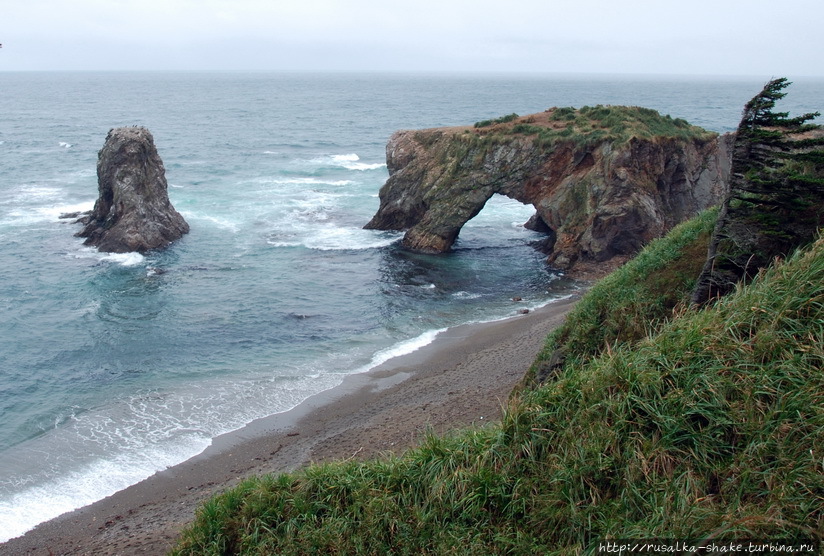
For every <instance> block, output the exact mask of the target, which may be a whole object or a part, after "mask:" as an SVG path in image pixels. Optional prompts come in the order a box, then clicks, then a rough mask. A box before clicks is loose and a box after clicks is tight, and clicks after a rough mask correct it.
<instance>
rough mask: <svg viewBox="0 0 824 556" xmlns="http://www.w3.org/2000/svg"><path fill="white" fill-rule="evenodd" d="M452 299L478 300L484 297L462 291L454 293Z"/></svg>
mask: <svg viewBox="0 0 824 556" xmlns="http://www.w3.org/2000/svg"><path fill="white" fill-rule="evenodd" d="M452 297H456V298H458V299H478V298H480V297H483V296H482V295H481V294H479V293H471V292H466V291H463V290H461V291H458V292H455V293H453V294H452Z"/></svg>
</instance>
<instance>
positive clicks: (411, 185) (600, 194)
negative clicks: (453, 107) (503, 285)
mask: <svg viewBox="0 0 824 556" xmlns="http://www.w3.org/2000/svg"><path fill="white" fill-rule="evenodd" d="M503 137H504V139H503V140H501V139H498V140H497V141H495V142H491V143H479V142H477V141H473V140H472V139H471V134H470V133H469V132H467V131H465V128H454V129H453V128H450V129H431V130H422V131H399V132H396V133H395V134H393V135H392V137H391V138H390V140H389V143H388V144H387V147H386V160H387V167H388V169H389V179H388V180H387V182H386V184H385V185H384V186H383V187H382V188H381V191H380V200H381V202H380V208H379V209H378V212H377V213H376V214H375V216H374V217H373V218H372V220H371V221H370V222H369V223H368V224H367V225H366V228H372V229H382V230H407V232H406V235H405V237H404V239H403V245H404V246H405V247H407V248H409V249H413V250H417V251H422V252H429V253H441V252H445V251H447V250H449V249H450V247H451V246H452V244H453V242H454V241H455V239H456V238H457V236H458V233H459V232H460V229H461V227H462V226H463V225H464V224H465V223H466V222H467V221H468V220H470V219H471V218H472V217H474V216H476V215H477V214H478V213H479V212H480V211H481V209H482V208H483V206H484V203H486V201H487V200H488V199H489V198H490V197H492V195H493V194H495V193H499V194H503V195H506V196H507V197H510V198H513V199H517V200H518V201H520V202H522V203H525V204H527V203H528V204H531V205H533V206H534V207H535V209H536V214H535V216H533V217H532V218H531V219H530V221H529V222H528V223H527V227H529V228H530V229H533V230H537V231H541V232H544V233H546V234H547V235H548V239H547V242H545V245H544V247H545V249H546V250H547V252H549V253H550V255H549V260H548V262H549V263H550V264H552V265H553V266H555V267H557V268H561V269H565V270H573V269H574V268H575V267H576V266H577V267H584V266H586V265H587V264H593V263H594V264H595V265H596V266H603V267H605V268H606V267H608V266H609V264H607V263H609V262H610V261H613V259H615V260H623V259H626V258H627V257H629V256H632V255H634V254H635V253H636V252H637V251H638V250H639V249H640V248H641V247H642V246H643V245H644V244H646V243H647V242H648V241H650V240H652V239H654V238H656V237H659V236H661V235H663V234H665V233H666V232H667V231H668V230H669V229H670V228H671V227H673V226H674V225H676V224H678V223H679V222H681V221H683V220H686V219H688V218H690V217H692V216H694V215H695V214H696V213H697V212H699V211H700V210H703V209H705V208H707V207H710V206H713V205H716V204H718V203H720V202H721V200H722V199H723V198H724V195H725V192H726V183H727V179H728V177H729V168H730V161H729V157H730V155H729V148H730V146H731V141H732V138H731V137H730V136H722V137H717V136H708V137H704V138H694V139H677V138H667V137H657V138H654V139H639V138H633V139H630V140H628V141H626V142H624V143H622V144H618V145H616V144H615V143H614V142H612V141H602V142H600V143H594V144H589V145H584V146H580V145H578V144H577V143H576V142H575V141H563V142H558V143H555V144H553V145H550V146H545V145H543V144H542V143H541V142H540V141H539V140H538V139H537V138H535V137H530V136H527V135H518V134H512V135H506V136H503ZM613 262H614V261H613Z"/></svg>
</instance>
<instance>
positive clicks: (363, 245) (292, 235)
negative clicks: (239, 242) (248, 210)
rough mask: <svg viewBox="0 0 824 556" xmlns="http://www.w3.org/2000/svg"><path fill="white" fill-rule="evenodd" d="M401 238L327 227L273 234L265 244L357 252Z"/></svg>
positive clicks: (397, 233) (374, 232)
mask: <svg viewBox="0 0 824 556" xmlns="http://www.w3.org/2000/svg"><path fill="white" fill-rule="evenodd" d="M401 237H402V234H400V233H399V232H383V231H377V230H364V229H362V228H355V227H344V226H336V225H327V226H321V227H315V228H313V229H308V230H292V231H288V232H285V231H282V232H275V233H273V234H271V235H270V237H269V238H268V239H267V243H268V244H269V245H272V246H274V247H299V246H300V247H306V248H307V249H316V250H318V251H350V250H356V251H357V250H363V249H377V248H380V247H387V246H389V245H392V244H393V243H395V242H396V241H398V239H400V238H401Z"/></svg>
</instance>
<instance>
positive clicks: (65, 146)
mask: <svg viewBox="0 0 824 556" xmlns="http://www.w3.org/2000/svg"><path fill="white" fill-rule="evenodd" d="M60 146H61V147H63V148H64V149H70V148H72V144H71V143H66V142H65V141H60Z"/></svg>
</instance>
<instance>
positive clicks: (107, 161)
mask: <svg viewBox="0 0 824 556" xmlns="http://www.w3.org/2000/svg"><path fill="white" fill-rule="evenodd" d="M97 182H98V199H97V201H96V202H95V204H94V208H93V209H92V211H91V213H90V214H89V215H88V216H86V217H85V218H83V219H82V220H81V222H82V223H83V224H85V226H84V228H83V230H81V231H80V232H78V233H77V235H78V236H79V237H85V238H87V239H86V241H85V242H84V243H85V244H86V245H94V246H96V247H97V248H98V249H99V250H100V251H105V252H109V253H127V252H131V251H137V252H141V253H143V252H146V251H148V250H150V249H157V248H161V247H165V246H167V245H168V244H169V243H171V242H173V241H175V240H177V239H179V238H180V237H182V236H183V235H184V234H186V233H188V232H189V225H188V224H187V223H186V221H185V220H184V219H183V217H182V216H181V215H180V213H178V212H177V211H176V210H175V209H174V207H173V206H172V204H171V203H170V202H169V195H168V192H167V189H168V184H167V183H166V170H165V168H164V167H163V161H162V160H161V159H160V156H159V155H158V153H157V148H156V147H155V144H154V138H153V137H152V134H151V133H150V132H149V130H148V129H146V128H144V127H120V128H115V129H112V130H111V131H109V134H108V135H107V136H106V142H105V144H104V145H103V148H102V149H101V150H100V153H99V155H98V159H97Z"/></svg>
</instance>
